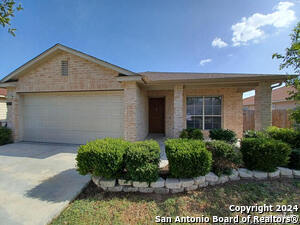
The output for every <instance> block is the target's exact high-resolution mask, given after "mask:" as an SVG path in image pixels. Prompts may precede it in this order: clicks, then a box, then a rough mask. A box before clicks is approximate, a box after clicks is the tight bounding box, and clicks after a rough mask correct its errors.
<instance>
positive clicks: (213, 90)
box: [0, 44, 287, 144]
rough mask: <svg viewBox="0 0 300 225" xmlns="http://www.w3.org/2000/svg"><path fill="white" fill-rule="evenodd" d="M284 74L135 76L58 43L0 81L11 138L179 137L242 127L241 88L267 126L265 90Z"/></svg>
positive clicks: (69, 140) (259, 126) (258, 123)
mask: <svg viewBox="0 0 300 225" xmlns="http://www.w3.org/2000/svg"><path fill="white" fill-rule="evenodd" d="M286 78H287V76H286V75H270V74H269V75H268V74H213V73H169V72H144V73H139V74H138V73H134V72H131V71H129V70H126V69H123V68H121V67H118V66H115V65H112V64H110V63H107V62H104V61H102V60H99V59H97V58H94V57H92V56H89V55H87V54H84V53H82V52H79V51H76V50H74V49H71V48H68V47H65V46H63V45H60V44H57V45H55V46H53V47H52V48H50V49H48V50H46V51H45V52H43V53H42V54H40V55H39V56H37V57H36V58H34V59H32V60H31V61H29V62H28V63H26V64H24V65H23V66H21V67H19V68H18V69H16V70H15V71H13V72H12V73H10V74H9V75H7V76H6V77H5V78H3V79H2V81H1V84H0V86H1V87H5V88H7V90H8V99H7V103H8V126H9V127H11V128H12V130H13V133H14V138H15V141H22V140H24V141H38V142H62V143H78V144H81V143H85V142H86V141H88V140H93V139H95V138H103V137H107V136H109V137H124V138H125V139H127V140H130V141H136V140H142V139H144V138H146V137H147V135H148V134H149V133H164V134H165V135H166V136H167V137H178V135H179V133H180V131H182V129H184V128H186V127H195V128H200V129H203V130H204V131H205V132H204V133H205V134H206V135H207V132H208V130H209V129H212V128H228V129H231V130H233V131H235V132H236V133H237V134H238V136H239V137H241V136H242V132H243V112H242V108H243V100H242V95H243V92H245V91H249V90H252V89H256V98H255V100H256V105H257V108H258V109H259V110H257V112H256V116H255V118H256V121H255V126H256V129H263V128H265V127H267V126H269V125H270V124H271V88H270V86H271V85H272V84H274V83H278V82H282V81H284V80H286Z"/></svg>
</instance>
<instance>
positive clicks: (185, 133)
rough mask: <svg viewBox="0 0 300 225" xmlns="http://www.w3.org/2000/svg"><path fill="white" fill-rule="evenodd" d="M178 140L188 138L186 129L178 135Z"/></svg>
mask: <svg viewBox="0 0 300 225" xmlns="http://www.w3.org/2000/svg"><path fill="white" fill-rule="evenodd" d="M179 137H180V138H186V139H188V138H189V137H190V136H189V132H188V130H187V129H184V130H182V131H181V132H180V135H179Z"/></svg>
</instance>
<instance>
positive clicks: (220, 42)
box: [211, 38, 228, 48]
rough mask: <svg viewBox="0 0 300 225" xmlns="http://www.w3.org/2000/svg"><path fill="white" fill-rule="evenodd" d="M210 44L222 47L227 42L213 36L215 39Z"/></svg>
mask: <svg viewBox="0 0 300 225" xmlns="http://www.w3.org/2000/svg"><path fill="white" fill-rule="evenodd" d="M211 45H212V46H213V47H218V48H224V47H226V46H227V45H228V44H227V43H226V42H225V41H223V40H222V39H221V38H215V39H214V40H213V41H212V43H211Z"/></svg>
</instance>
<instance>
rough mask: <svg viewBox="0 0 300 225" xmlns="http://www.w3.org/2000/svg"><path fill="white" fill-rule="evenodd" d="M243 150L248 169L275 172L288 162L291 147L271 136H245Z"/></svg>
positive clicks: (242, 143)
mask: <svg viewBox="0 0 300 225" xmlns="http://www.w3.org/2000/svg"><path fill="white" fill-rule="evenodd" d="M241 152H242V154H243V161H244V163H245V166H246V167H247V168H248V169H250V170H260V171H265V172H274V171H275V170H276V168H277V167H278V166H285V165H287V164H288V161H289V156H290V154H291V147H290V146H289V145H288V144H286V143H284V142H282V141H279V140H274V139H271V138H244V139H243V140H242V142H241Z"/></svg>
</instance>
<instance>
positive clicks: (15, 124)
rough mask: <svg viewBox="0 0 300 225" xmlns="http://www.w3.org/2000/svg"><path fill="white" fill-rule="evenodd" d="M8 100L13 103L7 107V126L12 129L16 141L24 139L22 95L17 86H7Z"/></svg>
mask: <svg viewBox="0 0 300 225" xmlns="http://www.w3.org/2000/svg"><path fill="white" fill-rule="evenodd" d="M6 102H11V103H12V105H9V106H8V107H7V126H8V127H9V128H11V129H12V132H13V138H14V141H21V140H22V132H21V130H22V121H21V119H22V116H20V115H21V114H22V111H21V104H22V96H21V95H20V94H18V93H16V89H15V88H7V98H6Z"/></svg>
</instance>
